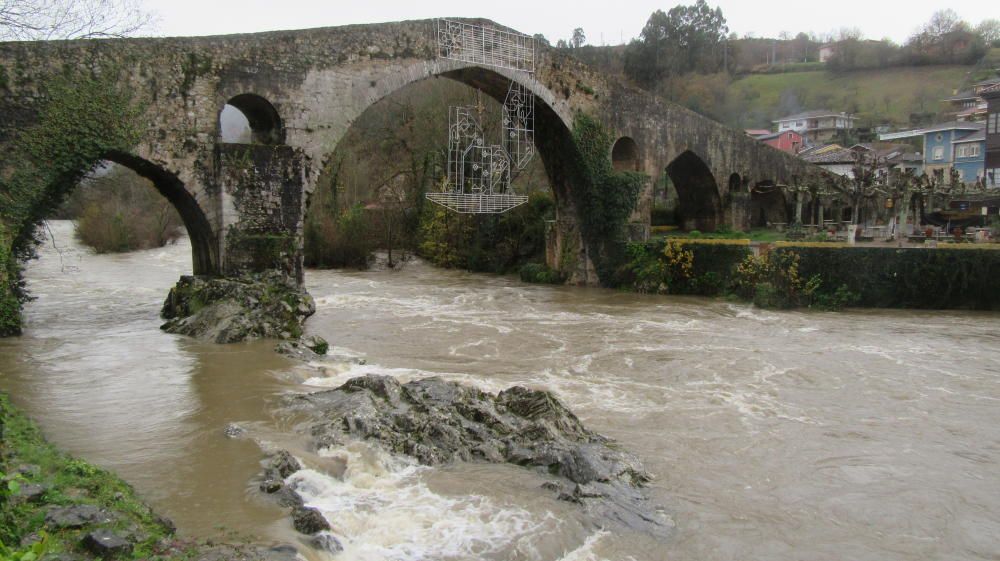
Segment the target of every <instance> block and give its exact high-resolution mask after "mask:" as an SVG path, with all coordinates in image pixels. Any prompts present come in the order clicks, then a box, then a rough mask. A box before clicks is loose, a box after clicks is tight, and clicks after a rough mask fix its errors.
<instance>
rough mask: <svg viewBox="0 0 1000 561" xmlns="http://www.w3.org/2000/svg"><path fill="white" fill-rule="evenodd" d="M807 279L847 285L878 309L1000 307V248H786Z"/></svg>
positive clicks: (864, 304) (861, 301) (862, 300)
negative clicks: (817, 278)
mask: <svg viewBox="0 0 1000 561" xmlns="http://www.w3.org/2000/svg"><path fill="white" fill-rule="evenodd" d="M775 251H793V252H795V253H797V254H798V255H799V272H800V275H801V276H802V277H803V278H810V277H812V276H814V275H819V277H820V278H821V279H822V283H823V286H824V287H829V288H831V289H833V288H834V287H839V286H842V285H843V286H846V287H847V288H848V289H850V290H851V291H852V292H855V293H857V294H858V295H859V297H860V301H859V305H861V306H865V307H877V308H938V309H943V308H959V309H977V310H1000V251H998V250H995V249H943V248H938V249H920V248H903V249H897V248H879V247H832V248H822V247H784V248H780V249H776V250H775Z"/></svg>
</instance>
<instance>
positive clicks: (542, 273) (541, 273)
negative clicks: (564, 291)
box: [519, 263, 566, 284]
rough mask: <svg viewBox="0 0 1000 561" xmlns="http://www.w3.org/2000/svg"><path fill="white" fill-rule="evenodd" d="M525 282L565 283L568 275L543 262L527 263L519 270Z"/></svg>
mask: <svg viewBox="0 0 1000 561" xmlns="http://www.w3.org/2000/svg"><path fill="white" fill-rule="evenodd" d="M519 274H520V275H521V280H522V281H523V282H531V283H538V284H563V283H564V282H566V276H565V275H563V274H562V273H560V272H559V271H555V270H552V269H550V268H548V266H546V265H545V264H543V263H527V264H525V265H522V266H521V269H520V271H519Z"/></svg>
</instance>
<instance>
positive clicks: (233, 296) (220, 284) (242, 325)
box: [161, 272, 316, 343]
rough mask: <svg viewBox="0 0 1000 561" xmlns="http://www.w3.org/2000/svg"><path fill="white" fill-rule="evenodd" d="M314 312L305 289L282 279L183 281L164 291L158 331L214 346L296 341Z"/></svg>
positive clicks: (273, 276) (263, 275)
mask: <svg viewBox="0 0 1000 561" xmlns="http://www.w3.org/2000/svg"><path fill="white" fill-rule="evenodd" d="M315 311H316V305H315V303H314V302H313V299H312V297H311V296H309V294H308V293H306V291H305V289H303V288H302V287H299V286H297V285H296V284H295V282H294V280H291V279H289V278H287V277H285V276H284V275H282V274H280V273H277V272H273V273H258V274H252V275H244V276H242V277H236V278H216V277H196V276H184V277H181V280H180V281H178V282H177V285H176V286H174V287H173V288H171V289H170V294H169V295H168V296H167V299H166V301H165V302H164V303H163V310H162V312H161V315H162V316H163V319H165V320H167V322H166V323H165V324H163V326H162V329H163V330H164V331H167V332H169V333H178V334H181V335H190V336H192V337H197V338H199V339H202V340H204V341H209V342H214V343H236V342H239V341H249V340H253V339H259V338H270V339H297V338H299V337H301V336H302V323H303V322H304V321H305V320H306V318H308V317H309V316H311V315H312V314H313V313H314V312H315Z"/></svg>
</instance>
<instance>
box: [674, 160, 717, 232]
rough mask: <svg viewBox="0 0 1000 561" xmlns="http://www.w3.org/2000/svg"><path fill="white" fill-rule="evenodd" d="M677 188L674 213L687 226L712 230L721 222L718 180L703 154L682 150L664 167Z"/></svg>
mask: <svg viewBox="0 0 1000 561" xmlns="http://www.w3.org/2000/svg"><path fill="white" fill-rule="evenodd" d="M665 171H666V174H667V175H668V176H669V177H670V181H671V183H673V185H674V188H675V189H676V190H677V198H678V206H677V211H676V212H677V216H678V218H679V222H680V223H681V225H682V226H683V228H684V229H686V230H704V231H708V232H711V231H714V230H715V229H716V228H718V227H719V226H721V225H723V209H722V198H721V195H720V189H719V182H718V180H717V179H716V177H715V175H714V174H713V173H712V170H711V169H710V168H709V167H708V164H707V163H706V162H705V160H704V158H702V157H701V156H699V155H698V154H696V153H695V152H694V151H692V150H691V149H687V150H684V151H683V152H681V153H680V154H679V155H677V157H675V158H674V159H673V160H671V161H670V163H669V164H667V167H666V168H665Z"/></svg>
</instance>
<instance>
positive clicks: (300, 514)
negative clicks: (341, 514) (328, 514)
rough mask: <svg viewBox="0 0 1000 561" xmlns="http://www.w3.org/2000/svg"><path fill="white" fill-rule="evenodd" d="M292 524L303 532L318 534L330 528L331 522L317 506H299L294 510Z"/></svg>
mask: <svg viewBox="0 0 1000 561" xmlns="http://www.w3.org/2000/svg"><path fill="white" fill-rule="evenodd" d="M292 526H294V527H295V529H296V530H298V531H299V532H300V533H302V534H306V535H312V534H318V533H320V532H322V531H323V530H329V529H330V523H329V522H327V521H326V518H323V515H322V514H320V512H319V511H318V510H316V509H315V508H309V507H298V508H296V509H295V510H293V511H292Z"/></svg>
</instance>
